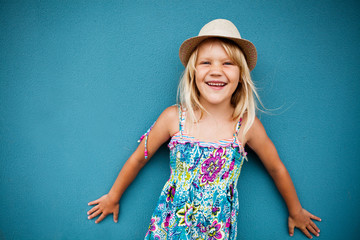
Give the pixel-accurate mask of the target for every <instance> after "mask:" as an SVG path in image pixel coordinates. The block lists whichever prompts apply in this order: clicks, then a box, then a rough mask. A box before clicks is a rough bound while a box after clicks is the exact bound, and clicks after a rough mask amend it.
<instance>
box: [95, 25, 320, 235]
mask: <svg viewBox="0 0 360 240" xmlns="http://www.w3.org/2000/svg"><path fill="white" fill-rule="evenodd" d="M180 59H181V62H182V63H183V64H184V66H185V67H186V68H185V72H184V74H183V76H182V79H181V81H180V85H179V95H180V104H179V105H178V106H171V107H169V108H167V109H166V110H165V111H164V112H163V113H162V114H161V115H160V117H159V118H158V120H157V121H156V123H155V124H154V125H153V127H152V128H150V129H149V131H148V132H147V133H145V135H144V136H143V137H142V138H141V143H140V145H139V146H138V148H137V149H136V150H135V152H134V153H133V154H132V155H131V157H130V158H129V159H128V160H127V162H126V163H125V165H124V166H123V168H122V170H121V171H120V173H119V176H118V177H117V179H116V181H115V183H114V185H113V187H112V188H111V190H110V191H109V193H108V194H106V195H104V196H102V197H101V198H99V199H97V200H95V201H92V202H90V203H89V205H95V206H94V207H93V208H92V209H91V210H90V211H88V215H89V217H88V218H89V219H92V218H94V217H96V216H99V215H100V217H99V218H98V219H97V220H96V221H95V222H96V223H99V222H100V221H102V220H103V219H104V218H105V217H106V216H107V215H108V214H111V213H112V214H113V215H114V221H115V222H117V220H118V212H119V200H120V198H121V196H122V194H123V193H124V191H125V189H126V188H127V187H128V186H129V184H130V183H131V182H132V181H133V180H134V178H135V177H136V175H137V174H138V172H139V171H140V169H141V168H142V167H143V166H144V165H145V164H146V162H147V161H148V160H149V159H150V158H151V157H152V156H153V154H154V153H155V152H156V150H157V149H158V148H159V147H160V146H161V145H162V144H163V143H165V142H166V141H168V140H169V139H170V142H169V144H168V147H169V149H170V167H171V176H170V179H169V180H168V181H167V182H166V184H165V186H164V188H163V190H162V192H161V195H160V198H159V200H158V203H157V207H156V209H155V211H154V213H153V216H152V218H151V222H150V226H149V229H148V232H147V233H146V236H145V239H211V240H215V239H236V234H237V231H236V230H237V214H238V208H239V203H238V192H237V181H238V177H239V175H240V170H241V166H242V164H243V162H244V159H246V152H245V151H244V146H245V144H247V145H248V146H249V147H250V148H251V149H253V150H254V151H255V152H256V153H257V155H258V156H259V158H260V159H261V161H262V162H263V164H264V166H265V167H266V169H267V171H268V172H269V174H270V175H271V177H272V178H273V180H274V182H275V184H276V186H277V188H278V189H279V191H280V193H281V195H282V197H283V198H284V200H285V202H286V205H287V207H288V210H289V218H288V225H289V234H290V236H292V235H293V233H294V227H298V228H299V229H300V230H301V231H302V232H303V233H304V234H305V235H306V236H307V237H309V238H312V235H311V234H310V233H312V234H313V235H315V236H319V232H320V230H319V228H318V227H317V226H316V225H315V223H314V222H313V221H312V220H311V219H315V220H318V221H320V218H318V217H316V216H314V215H312V214H310V213H309V212H307V211H306V210H305V209H303V208H302V206H301V205H300V202H299V200H298V197H297V195H296V192H295V188H294V185H293V183H292V181H291V179H290V176H289V173H288V171H287V170H286V168H285V166H284V165H283V163H282V162H281V160H280V159H279V156H278V154H277V151H276V149H275V147H274V145H273V143H272V142H271V140H270V139H269V138H268V136H267V135H266V132H265V129H264V127H263V125H262V124H261V122H260V120H259V119H258V118H256V116H255V108H256V102H255V99H254V98H255V96H256V97H257V93H256V90H255V86H254V84H253V82H252V80H251V77H250V71H251V70H252V69H254V67H255V65H256V60H257V54H256V49H255V46H254V45H253V44H252V43H251V42H249V41H247V40H245V39H242V38H241V37H240V34H239V32H238V30H237V28H236V27H235V25H234V24H232V23H231V22H230V21H227V20H224V19H217V20H214V21H211V22H209V23H208V24H206V25H205V26H204V27H203V28H202V29H201V31H200V33H199V35H198V36H197V37H193V38H190V39H187V40H186V41H184V43H183V44H182V45H181V47H180Z"/></svg>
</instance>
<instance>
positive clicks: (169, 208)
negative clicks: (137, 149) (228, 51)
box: [145, 107, 246, 240]
mask: <svg viewBox="0 0 360 240" xmlns="http://www.w3.org/2000/svg"><path fill="white" fill-rule="evenodd" d="M185 117H186V111H181V108H180V107H179V132H178V133H176V134H175V135H174V136H172V138H171V140H170V142H169V144H168V147H169V149H170V169H171V175H170V179H169V180H168V181H167V182H166V184H165V186H164V188H163V189H162V191H161V195H160V198H159V200H158V203H157V207H156V209H155V211H154V213H153V215H152V218H151V222H150V226H149V229H148V231H147V233H146V236H145V239H156V240H164V239H172V240H175V239H176V240H178V239H181V240H184V239H191V240H193V239H194V240H195V239H196V240H199V239H208V240H218V239H236V230H237V215H238V208H239V202H238V192H237V181H238V178H239V175H240V170H241V167H242V164H243V162H244V158H245V155H246V152H245V151H244V150H243V149H244V148H243V147H242V146H241V144H240V142H239V141H238V140H237V132H238V130H239V128H240V125H241V119H240V121H239V122H238V124H237V126H236V129H235V133H234V137H233V139H230V140H221V141H218V142H203V141H197V140H196V139H194V138H193V137H191V136H189V135H188V134H186V133H185V132H184V129H183V128H184V123H185ZM147 134H149V131H148V132H147V133H146V134H145V135H146V136H147ZM145 140H146V139H145Z"/></svg>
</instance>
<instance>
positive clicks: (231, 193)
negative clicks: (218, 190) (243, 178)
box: [228, 184, 234, 201]
mask: <svg viewBox="0 0 360 240" xmlns="http://www.w3.org/2000/svg"><path fill="white" fill-rule="evenodd" d="M228 191H229V195H230V196H229V195H228V196H229V197H230V199H229V200H230V201H233V200H234V184H230V186H229V190H228Z"/></svg>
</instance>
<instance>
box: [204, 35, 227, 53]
mask: <svg viewBox="0 0 360 240" xmlns="http://www.w3.org/2000/svg"><path fill="white" fill-rule="evenodd" d="M223 43H224V42H223V41H221V40H220V39H217V38H210V39H206V40H205V41H203V42H201V43H200V44H199V46H198V49H199V51H201V50H204V49H207V50H209V49H212V48H213V47H214V46H216V47H218V46H220V47H221V48H223ZM223 50H225V49H224V48H223Z"/></svg>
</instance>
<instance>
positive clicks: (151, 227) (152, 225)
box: [146, 218, 157, 236]
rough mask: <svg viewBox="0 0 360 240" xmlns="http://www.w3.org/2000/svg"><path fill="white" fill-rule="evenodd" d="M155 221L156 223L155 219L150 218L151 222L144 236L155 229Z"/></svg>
mask: <svg viewBox="0 0 360 240" xmlns="http://www.w3.org/2000/svg"><path fill="white" fill-rule="evenodd" d="M155 221H156V219H155V218H151V220H150V226H149V229H148V231H147V233H146V236H147V235H148V234H150V232H154V231H155V230H156V229H157V227H156V223H155Z"/></svg>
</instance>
